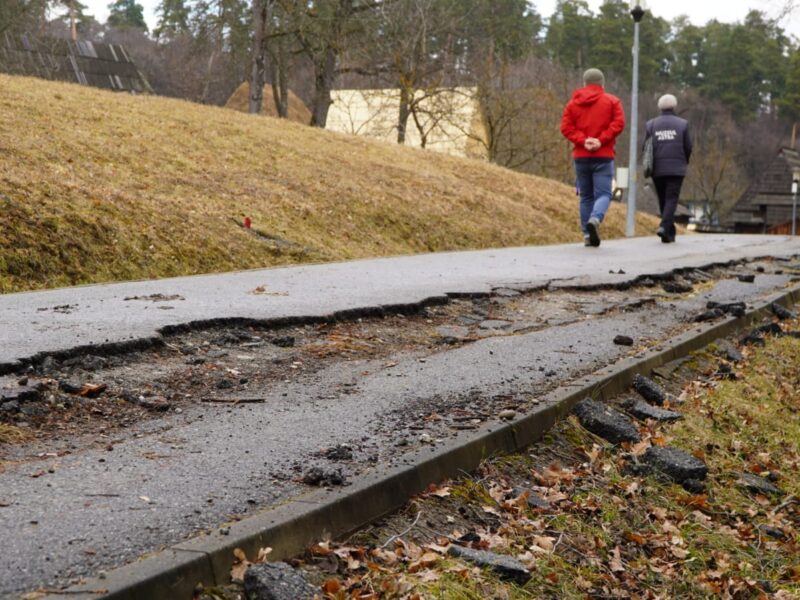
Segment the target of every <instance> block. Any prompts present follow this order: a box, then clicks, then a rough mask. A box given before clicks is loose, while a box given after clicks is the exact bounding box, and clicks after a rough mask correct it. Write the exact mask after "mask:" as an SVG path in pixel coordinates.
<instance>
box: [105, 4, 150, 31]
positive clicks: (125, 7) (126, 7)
mask: <svg viewBox="0 0 800 600" xmlns="http://www.w3.org/2000/svg"><path fill="white" fill-rule="evenodd" d="M108 8H109V10H110V11H111V12H110V13H109V15H108V19H107V20H106V24H108V25H110V26H111V27H115V28H116V29H142V30H144V31H147V23H146V22H145V20H144V9H143V8H142V5H141V4H139V3H138V2H136V0H115V1H114V2H112V3H111V4H109V5H108Z"/></svg>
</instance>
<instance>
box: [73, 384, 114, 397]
mask: <svg viewBox="0 0 800 600" xmlns="http://www.w3.org/2000/svg"><path fill="white" fill-rule="evenodd" d="M107 389H108V386H107V385H106V384H105V383H84V384H83V387H81V389H80V390H79V391H78V395H80V396H86V397H88V398H92V397H94V396H99V395H100V394H102V393H103V392H105V391H106V390H107Z"/></svg>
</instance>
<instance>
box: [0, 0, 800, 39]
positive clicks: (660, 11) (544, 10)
mask: <svg viewBox="0 0 800 600" xmlns="http://www.w3.org/2000/svg"><path fill="white" fill-rule="evenodd" d="M0 1H2V0H0ZM159 1H160V0H139V3H140V4H141V5H142V6H143V7H144V17H145V20H146V21H147V24H148V25H149V26H150V28H151V29H152V28H153V27H155V24H156V16H155V9H156V6H158V3H159ZM786 1H787V0H648V7H649V9H650V10H652V12H653V14H656V15H658V16H660V17H664V18H665V19H672V18H674V17H677V16H678V15H688V16H689V18H690V19H691V21H692V22H693V23H695V24H697V25H703V24H705V23H706V22H707V21H710V20H711V19H713V18H716V19H718V20H720V21H726V22H732V21H739V20H741V19H743V18H744V16H745V15H746V14H747V11H748V10H750V9H751V8H757V9H760V10H764V11H766V12H767V13H768V14H769V15H770V16H772V15H775V14H777V13H778V11H779V10H780V7H781V6H783V5H784V4H785V3H786ZM83 2H84V4H86V5H87V6H88V7H89V9H88V11H87V12H88V13H89V14H92V15H94V17H95V18H96V19H97V20H98V21H100V22H101V23H102V22H104V21H105V20H106V17H107V16H108V4H109V2H110V0H83ZM532 3H533V5H534V6H536V10H537V11H538V12H539V13H540V14H541V15H542V16H544V17H549V16H550V15H551V14H552V13H553V9H554V8H555V5H556V0H534V1H533V2H532ZM600 4H602V0H589V5H590V6H591V7H592V9H593V10H596V9H597V7H598V6H600ZM782 26H783V28H784V29H786V30H787V31H788V32H790V33H791V34H793V35H795V36H797V37H800V8H798V9H797V10H796V11H795V14H794V15H792V16H791V17H789V18H787V19H786V20H784V21H783V23H782Z"/></svg>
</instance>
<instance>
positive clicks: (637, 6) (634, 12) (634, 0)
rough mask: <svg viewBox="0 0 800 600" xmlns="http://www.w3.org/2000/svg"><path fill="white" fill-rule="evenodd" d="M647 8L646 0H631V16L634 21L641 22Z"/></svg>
mask: <svg viewBox="0 0 800 600" xmlns="http://www.w3.org/2000/svg"><path fill="white" fill-rule="evenodd" d="M646 10H647V2H646V0H631V16H632V17H633V20H634V22H636V23H639V22H641V20H642V19H643V18H644V13H645V11H646Z"/></svg>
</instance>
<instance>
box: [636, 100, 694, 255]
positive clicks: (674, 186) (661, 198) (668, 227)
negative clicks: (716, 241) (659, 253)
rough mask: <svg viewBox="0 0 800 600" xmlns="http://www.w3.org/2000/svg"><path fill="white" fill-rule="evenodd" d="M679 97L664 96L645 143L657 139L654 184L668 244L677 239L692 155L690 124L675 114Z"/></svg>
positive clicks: (649, 124)
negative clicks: (678, 211)
mask: <svg viewBox="0 0 800 600" xmlns="http://www.w3.org/2000/svg"><path fill="white" fill-rule="evenodd" d="M677 106H678V100H677V98H675V96H673V95H672V94H666V95H664V96H661V98H659V100H658V108H659V110H660V111H661V115H660V116H658V117H656V118H655V119H651V120H650V121H648V122H647V133H646V135H645V143H646V142H647V140H648V139H649V138H652V139H653V183H654V185H655V188H656V193H657V194H658V208H659V210H660V211H661V224H660V225H659V227H658V231H657V232H656V233H657V235H658V237H660V238H661V241H662V242H664V243H665V244H668V243H670V242H674V241H675V209H676V208H677V207H678V198H679V197H680V195H681V186H682V185H683V178H684V177H686V170H687V168H688V166H689V159H690V158H691V157H692V136H691V135H690V133H689V123H688V122H687V121H686V119H681V118H680V117H679V116H677V115H676V114H675V109H676V108H677Z"/></svg>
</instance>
